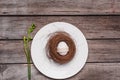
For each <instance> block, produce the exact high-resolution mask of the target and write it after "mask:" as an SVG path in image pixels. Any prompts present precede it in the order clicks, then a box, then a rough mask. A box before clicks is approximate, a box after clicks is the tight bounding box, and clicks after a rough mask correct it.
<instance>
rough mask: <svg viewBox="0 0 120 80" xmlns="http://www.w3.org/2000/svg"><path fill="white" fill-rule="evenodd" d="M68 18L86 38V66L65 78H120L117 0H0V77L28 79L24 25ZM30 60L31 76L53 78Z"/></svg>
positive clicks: (42, 79)
mask: <svg viewBox="0 0 120 80" xmlns="http://www.w3.org/2000/svg"><path fill="white" fill-rule="evenodd" d="M55 21H62V22H69V23H71V24H73V25H75V26H77V27H78V28H79V29H80V30H81V31H82V32H83V34H84V35H85V37H86V38H87V42H88V46H89V57H88V60H87V63H86V65H85V67H84V68H83V69H82V71H80V72H79V73H78V74H77V75H75V76H73V77H71V78H69V79H67V80H120V1H119V0H0V80H27V63H26V58H25V55H24V52H23V42H22V37H23V35H26V30H27V28H28V27H29V26H30V25H31V24H32V23H35V24H36V25H37V28H36V30H35V31H34V33H33V35H32V36H34V35H35V33H36V32H37V31H38V30H39V29H40V28H41V27H43V26H44V25H46V24H48V23H50V22H55ZM31 64H32V80H52V79H50V78H48V77H46V76H44V75H42V74H41V73H40V72H39V71H38V70H37V69H36V68H35V66H34V65H33V63H31Z"/></svg>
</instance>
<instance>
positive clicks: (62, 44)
mask: <svg viewBox="0 0 120 80" xmlns="http://www.w3.org/2000/svg"><path fill="white" fill-rule="evenodd" d="M68 51H69V47H68V45H67V44H66V42H64V41H61V42H59V44H58V46H57V52H58V53H59V54H60V55H66V54H67V52H68Z"/></svg>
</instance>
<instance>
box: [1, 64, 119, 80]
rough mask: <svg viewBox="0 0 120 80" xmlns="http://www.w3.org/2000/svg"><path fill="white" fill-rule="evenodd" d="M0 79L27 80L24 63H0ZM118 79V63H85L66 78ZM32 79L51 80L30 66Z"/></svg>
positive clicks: (84, 79) (81, 79) (77, 79)
mask: <svg viewBox="0 0 120 80" xmlns="http://www.w3.org/2000/svg"><path fill="white" fill-rule="evenodd" d="M0 75H1V76H0V80H27V65H26V64H2V65H0ZM88 79H89V80H119V79H120V63H87V64H86V65H85V67H84V68H83V70H82V71H81V72H79V73H78V74H77V75H75V76H73V77H71V78H69V79H66V80H88ZM32 80H52V79H49V78H47V77H45V76H43V75H42V74H41V73H40V72H39V71H38V70H37V69H36V68H35V67H34V66H32Z"/></svg>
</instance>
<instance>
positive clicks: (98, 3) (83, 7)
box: [0, 0, 120, 15]
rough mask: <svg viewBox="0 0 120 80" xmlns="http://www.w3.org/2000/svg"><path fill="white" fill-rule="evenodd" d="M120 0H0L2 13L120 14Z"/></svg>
mask: <svg viewBox="0 0 120 80" xmlns="http://www.w3.org/2000/svg"><path fill="white" fill-rule="evenodd" d="M119 8H120V1H119V0H60V1H58V0H11V1H9V0H0V15H68V14H69V15H89V14H120V9H119Z"/></svg>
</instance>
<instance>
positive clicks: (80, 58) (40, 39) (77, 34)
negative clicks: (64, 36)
mask: <svg viewBox="0 0 120 80" xmlns="http://www.w3.org/2000/svg"><path fill="white" fill-rule="evenodd" d="M58 31H64V32H67V33H69V34H70V36H71V38H72V39H73V40H74V42H75V45H76V54H75V56H74V57H73V59H72V60H71V61H70V62H68V63H66V64H62V65H61V64H58V63H55V62H54V61H53V60H51V59H49V58H48V56H47V54H46V45H47V42H48V39H49V38H50V34H52V33H54V32H58ZM31 56H32V60H33V63H34V65H35V66H36V68H37V69H38V70H39V71H40V72H41V73H42V74H44V75H45V76H47V77H50V78H54V79H65V78H69V77H71V76H73V75H75V74H77V73H78V72H79V71H80V70H81V69H82V68H83V66H84V65H85V63H86V60H87V56H88V45H87V41H86V39H85V37H84V35H83V33H82V32H81V31H80V30H79V29H78V28H76V27H75V26H73V25H72V24H69V23H65V22H53V23H50V24H48V25H46V26H44V27H43V28H41V29H40V30H39V31H38V32H37V34H36V35H35V37H34V39H33V41H32V45H31Z"/></svg>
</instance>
